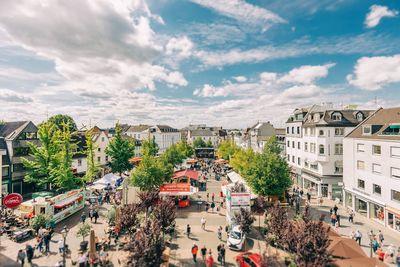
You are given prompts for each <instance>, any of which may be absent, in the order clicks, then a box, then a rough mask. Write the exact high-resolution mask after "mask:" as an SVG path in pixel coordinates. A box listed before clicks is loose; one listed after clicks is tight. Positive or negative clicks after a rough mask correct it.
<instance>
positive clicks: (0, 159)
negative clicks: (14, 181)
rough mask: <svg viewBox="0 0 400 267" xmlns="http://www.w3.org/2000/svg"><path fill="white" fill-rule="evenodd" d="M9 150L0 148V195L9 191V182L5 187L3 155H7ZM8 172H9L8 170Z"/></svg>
mask: <svg viewBox="0 0 400 267" xmlns="http://www.w3.org/2000/svg"><path fill="white" fill-rule="evenodd" d="M6 153H7V150H6V149H4V148H0V185H1V191H0V197H1V196H2V194H3V193H4V194H5V193H7V187H8V186H7V184H5V188H4V189H3V157H4V156H6V155H7V154H6ZM7 174H8V172H7Z"/></svg>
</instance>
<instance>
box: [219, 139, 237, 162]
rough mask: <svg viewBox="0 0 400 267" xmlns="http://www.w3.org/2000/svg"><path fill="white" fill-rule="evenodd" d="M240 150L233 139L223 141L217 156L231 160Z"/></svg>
mask: <svg viewBox="0 0 400 267" xmlns="http://www.w3.org/2000/svg"><path fill="white" fill-rule="evenodd" d="M238 150H239V147H238V146H237V145H236V144H235V143H234V142H232V141H231V140H224V141H222V142H221V143H220V144H219V146H218V149H217V156H218V158H220V159H226V160H230V158H231V157H232V156H233V155H234V154H235V153H236V152H237V151H238Z"/></svg>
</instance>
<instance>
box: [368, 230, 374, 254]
mask: <svg viewBox="0 0 400 267" xmlns="http://www.w3.org/2000/svg"><path fill="white" fill-rule="evenodd" d="M368 237H369V248H370V251H369V256H370V258H372V241H373V240H374V239H375V237H374V233H373V232H372V230H371V231H370V232H369V233H368Z"/></svg>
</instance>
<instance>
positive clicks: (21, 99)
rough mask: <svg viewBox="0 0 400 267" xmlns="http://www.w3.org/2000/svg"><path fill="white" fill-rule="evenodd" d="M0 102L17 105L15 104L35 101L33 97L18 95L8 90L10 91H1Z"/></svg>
mask: <svg viewBox="0 0 400 267" xmlns="http://www.w3.org/2000/svg"><path fill="white" fill-rule="evenodd" d="M0 100H2V101H4V102H11V103H15V102H17V103H27V102H32V101H33V99H32V98H31V97H28V96H25V95H23V94H19V93H16V92H14V91H11V90H8V89H0Z"/></svg>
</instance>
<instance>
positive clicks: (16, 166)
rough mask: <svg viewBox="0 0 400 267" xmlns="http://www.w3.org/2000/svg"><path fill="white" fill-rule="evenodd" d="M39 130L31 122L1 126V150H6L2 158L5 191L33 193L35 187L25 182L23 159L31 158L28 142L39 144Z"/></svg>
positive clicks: (17, 122)
mask: <svg viewBox="0 0 400 267" xmlns="http://www.w3.org/2000/svg"><path fill="white" fill-rule="evenodd" d="M37 130H38V129H37V127H36V126H35V125H34V124H33V122H31V121H16V122H5V123H3V124H1V125H0V148H2V149H3V150H4V148H5V150H6V155H5V156H4V155H3V156H2V162H3V167H2V178H3V179H2V180H3V181H2V190H3V191H7V192H8V193H19V194H22V195H29V194H31V193H32V191H33V188H34V185H32V184H28V183H25V182H24V177H25V174H26V172H25V168H24V166H23V164H22V158H29V152H30V151H29V146H28V142H31V143H34V144H36V145H38V144H39V140H38V138H37ZM6 174H7V175H6ZM37 189H38V188H37Z"/></svg>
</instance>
